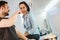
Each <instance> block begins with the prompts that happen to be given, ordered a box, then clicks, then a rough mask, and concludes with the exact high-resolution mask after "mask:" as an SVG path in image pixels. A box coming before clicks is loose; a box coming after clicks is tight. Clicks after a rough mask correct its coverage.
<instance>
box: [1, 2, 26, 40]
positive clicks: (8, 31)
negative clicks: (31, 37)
mask: <svg viewBox="0 0 60 40" xmlns="http://www.w3.org/2000/svg"><path fill="white" fill-rule="evenodd" d="M8 12H9V6H8V3H7V2H6V1H0V40H20V39H19V38H21V39H23V40H27V38H26V37H25V36H24V35H22V34H21V33H20V32H18V31H17V30H16V31H15V26H14V22H15V19H16V17H17V14H19V13H20V10H18V11H16V12H15V13H14V14H13V16H12V17H10V18H6V16H8V15H9V13H8ZM16 33H17V34H16ZM17 35H18V36H17ZM18 37H19V38H18Z"/></svg>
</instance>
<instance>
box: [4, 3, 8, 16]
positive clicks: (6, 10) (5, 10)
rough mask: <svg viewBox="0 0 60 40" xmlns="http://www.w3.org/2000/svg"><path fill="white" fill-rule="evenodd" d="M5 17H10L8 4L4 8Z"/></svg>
mask: <svg viewBox="0 0 60 40" xmlns="http://www.w3.org/2000/svg"><path fill="white" fill-rule="evenodd" d="M3 15H4V16H8V15H9V6H8V4H5V5H4V6H3Z"/></svg>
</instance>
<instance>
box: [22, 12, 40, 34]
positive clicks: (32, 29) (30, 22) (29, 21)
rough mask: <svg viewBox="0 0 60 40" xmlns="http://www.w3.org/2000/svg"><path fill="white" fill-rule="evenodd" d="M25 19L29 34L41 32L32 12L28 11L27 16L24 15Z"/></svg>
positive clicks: (25, 26)
mask: <svg viewBox="0 0 60 40" xmlns="http://www.w3.org/2000/svg"><path fill="white" fill-rule="evenodd" d="M23 19H24V28H25V29H26V31H27V32H28V33H29V34H40V33H39V30H38V26H37V24H36V21H35V19H34V16H33V15H32V13H30V12H29V13H27V14H26V15H25V16H23Z"/></svg>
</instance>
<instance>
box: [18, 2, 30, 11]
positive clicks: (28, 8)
mask: <svg viewBox="0 0 60 40" xmlns="http://www.w3.org/2000/svg"><path fill="white" fill-rule="evenodd" d="M21 4H24V5H25V6H26V7H27V11H28V12H29V11H30V7H29V6H28V4H27V3H26V2H25V1H22V2H20V3H19V5H21Z"/></svg>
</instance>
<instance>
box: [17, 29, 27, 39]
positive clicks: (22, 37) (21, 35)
mask: <svg viewBox="0 0 60 40" xmlns="http://www.w3.org/2000/svg"><path fill="white" fill-rule="evenodd" d="M16 33H17V35H18V37H19V38H21V39H23V40H27V37H25V35H23V34H22V33H20V32H19V31H18V30H17V29H16Z"/></svg>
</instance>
